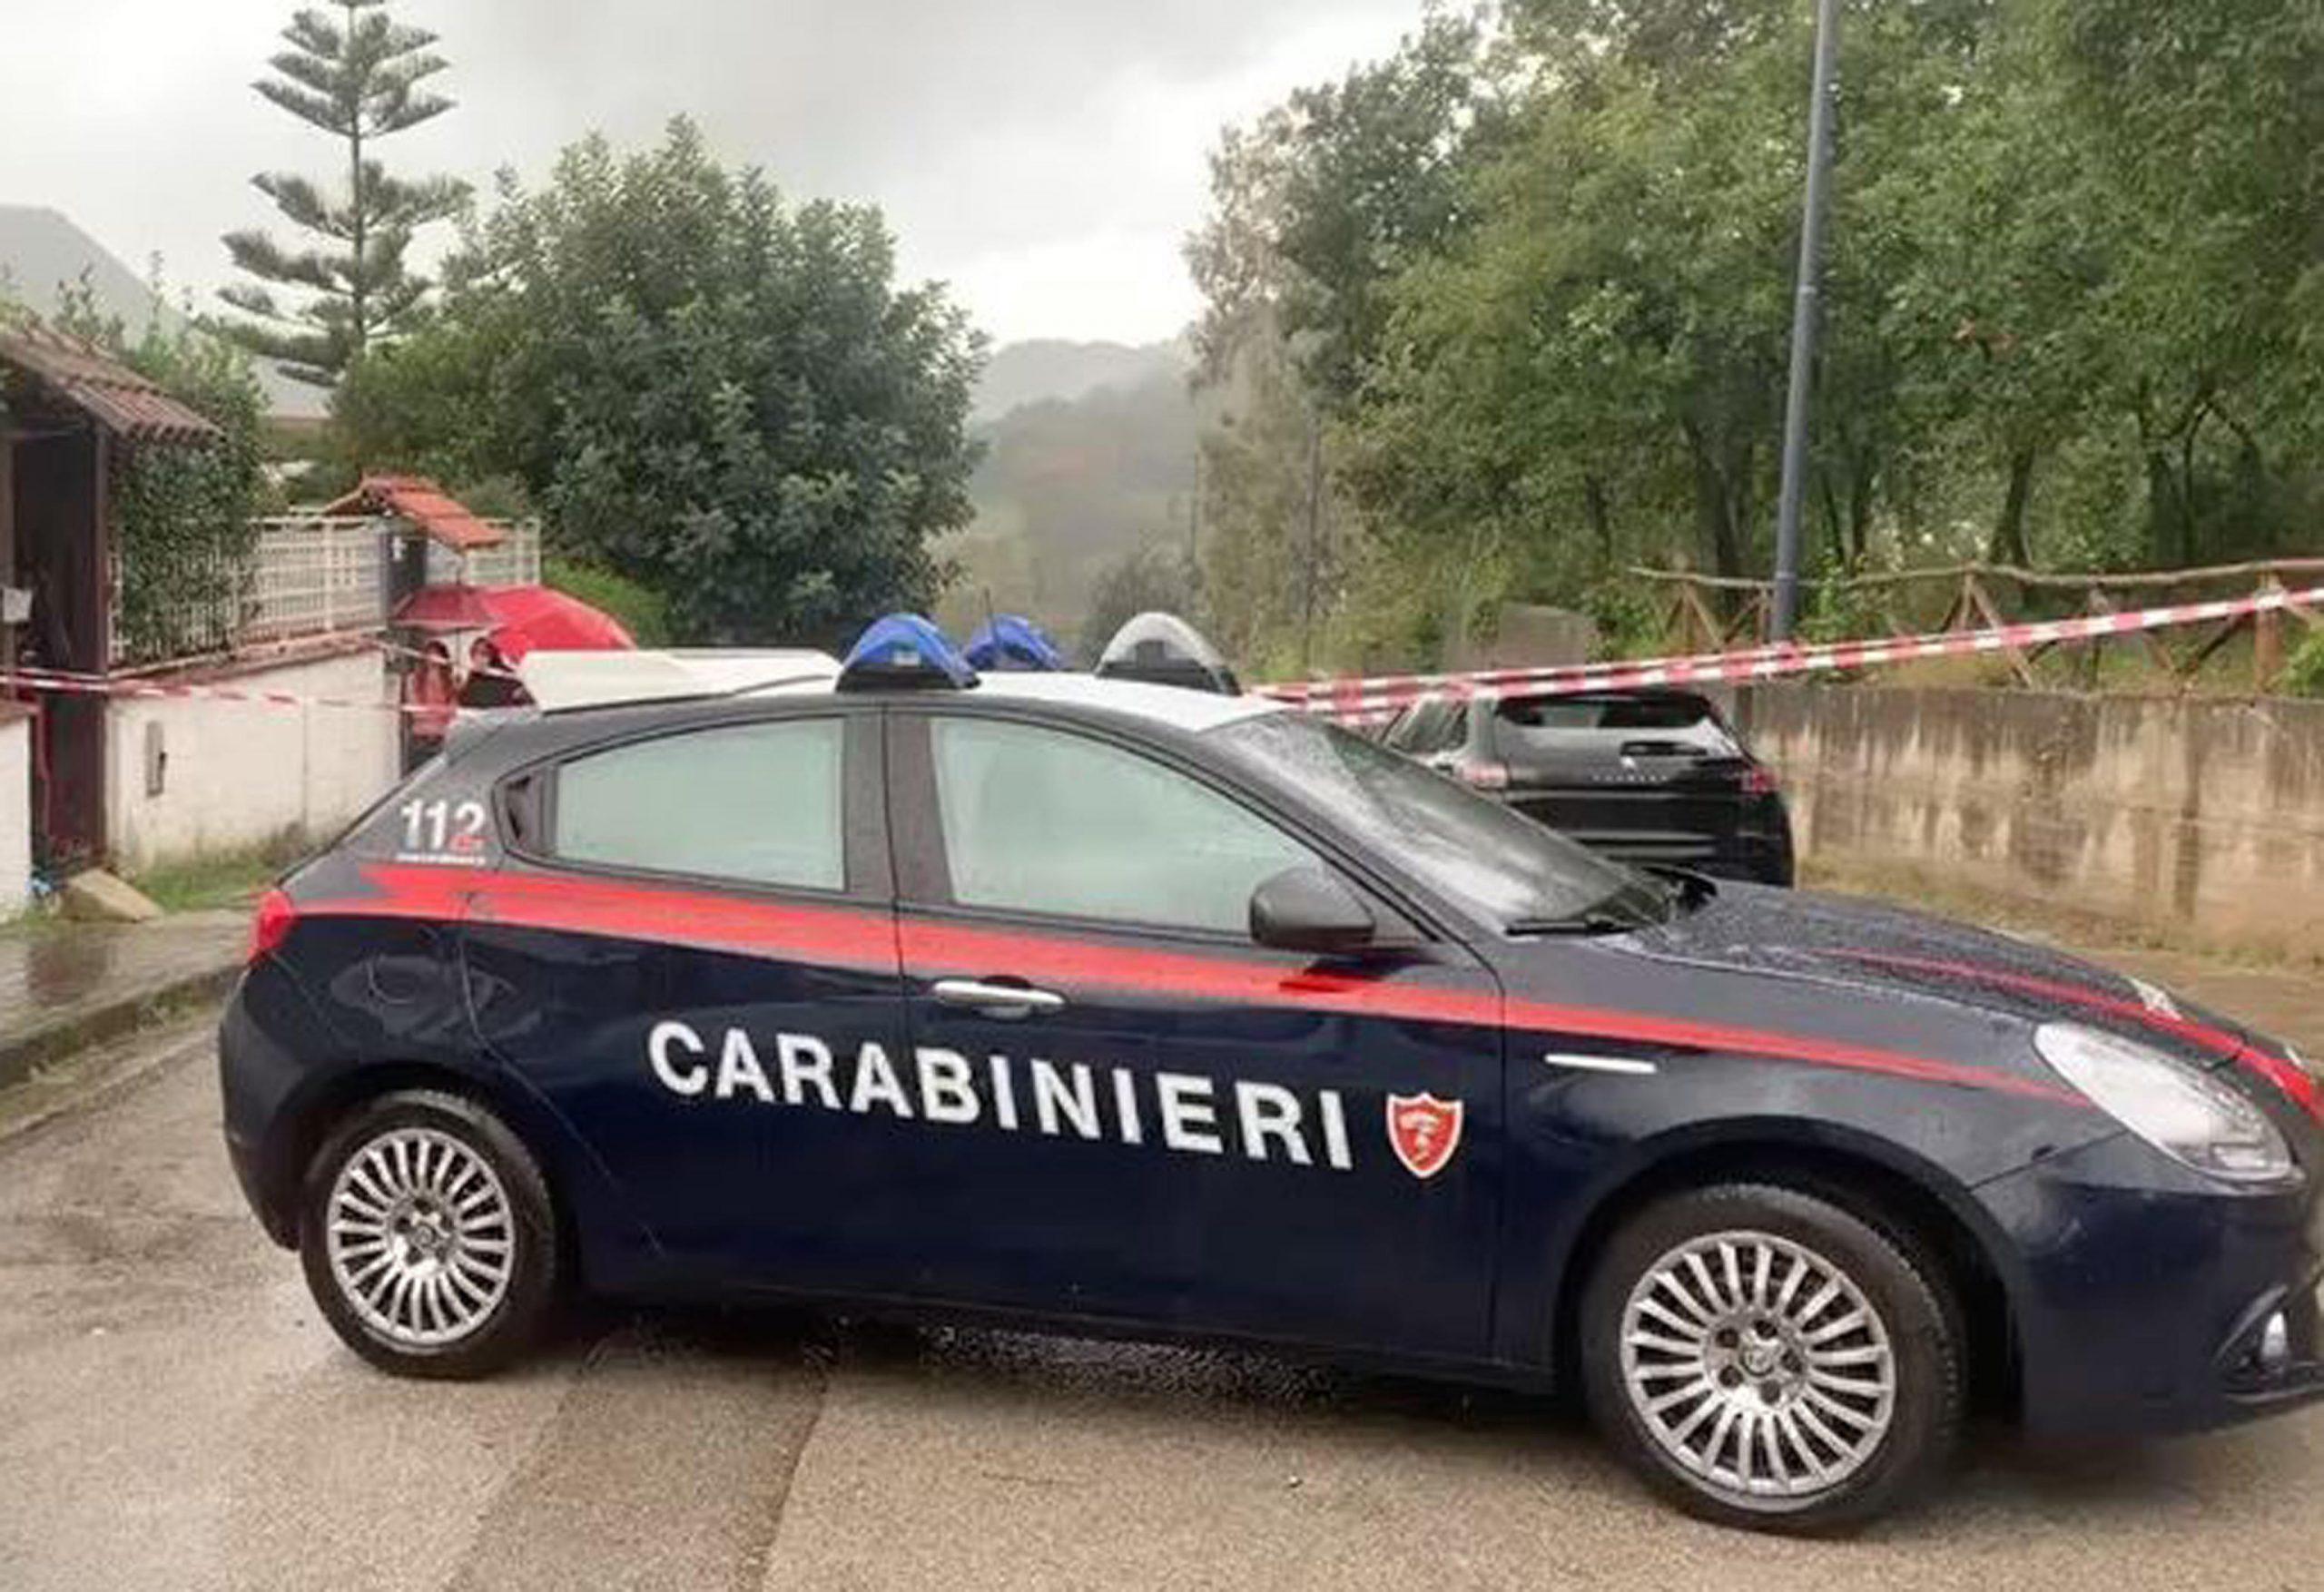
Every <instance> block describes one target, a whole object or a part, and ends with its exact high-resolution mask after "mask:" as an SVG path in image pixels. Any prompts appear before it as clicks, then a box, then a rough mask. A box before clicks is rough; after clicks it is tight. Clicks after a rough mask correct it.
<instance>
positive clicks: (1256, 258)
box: [1187, 11, 1499, 405]
mask: <svg viewBox="0 0 2324 1592" xmlns="http://www.w3.org/2000/svg"><path fill="white" fill-rule="evenodd" d="M1483 38H1484V34H1483V32H1482V27H1481V25H1479V24H1478V23H1477V22H1476V21H1474V20H1473V19H1471V18H1468V17H1463V16H1460V15H1454V14H1452V13H1448V12H1442V11H1432V12H1431V13H1430V14H1429V15H1428V17H1427V19H1426V20H1425V22H1424V23H1423V26H1422V28H1421V31H1420V32H1419V33H1418V34H1415V35H1414V36H1413V37H1412V38H1410V39H1407V40H1406V41H1405V42H1404V44H1403V46H1402V47H1401V48H1400V49H1398V50H1397V51H1396V52H1395V53H1394V54H1392V55H1390V56H1389V57H1388V58H1387V59H1385V60H1384V61H1380V62H1376V63H1374V64H1370V65H1366V66H1362V67H1358V68H1356V69H1354V70H1353V71H1351V72H1349V73H1348V74H1347V75H1346V77H1345V78H1344V79H1343V80H1342V81H1340V82H1338V83H1335V84H1323V85H1321V86H1318V87H1315V88H1308V89H1302V90H1299V91H1298V92H1296V93H1294V94H1293V95H1292V96H1291V98H1290V99H1289V100H1288V101H1287V102H1286V103H1285V104H1284V105H1282V106H1280V107H1278V108H1277V109H1275V110H1274V111H1271V112H1269V113H1266V114H1265V115H1264V116H1262V117H1261V118H1260V119H1259V120H1258V121H1257V122H1256V123H1255V124H1254V125H1252V126H1251V127H1249V128H1247V129H1237V128H1229V129H1228V130H1227V131H1226V133H1225V134H1224V135H1223V136H1222V138H1221V140H1220V142H1219V146H1218V149H1217V150H1216V152H1214V153H1213V155H1212V156H1211V181H1212V190H1213V192H1214V195H1215V196H1216V200H1217V208H1216V211H1214V213H1213V215H1212V216H1211V218H1210V219H1209V221H1206V223H1205V224H1204V225H1203V227H1202V228H1201V229H1200V230H1198V231H1196V233H1195V235H1194V236H1193V237H1192V238H1190V239H1189V240H1188V241H1187V264H1188V266H1189V269H1191V270H1192V271H1193V273H1194V277H1195V280H1196V285H1197V286H1199V287H1200V288H1201V289H1202V290H1203V292H1204V295H1205V297H1206V300H1208V308H1207V309H1206V312H1205V314H1204V316H1203V319H1202V320H1201V322H1200V324H1199V325H1198V326H1197V327H1196V352H1197V353H1198V354H1199V355H1200V357H1201V359H1202V360H1203V363H1204V366H1205V369H1206V371H1207V372H1208V373H1209V374H1210V375H1211V376H1213V377H1214V378H1217V377H1221V376H1223V375H1224V374H1225V371H1226V367H1227V365H1228V364H1229V363H1230V362H1231V359H1232V358H1233V353H1234V350H1235V349H1236V347H1237V346H1238V344H1240V343H1241V342H1243V341H1245V340H1246V339H1249V338H1251V337H1254V336H1261V337H1282V338H1285V339H1289V340H1290V341H1291V342H1292V343H1293V345H1294V346H1295V348H1296V349H1298V351H1299V358H1300V359H1301V362H1302V365H1303V367H1304V368H1305V371H1306V373H1307V375H1308V377H1309V378H1310V379H1311V380H1312V381H1313V382H1314V384H1315V387H1316V388H1317V389H1318V390H1319V392H1321V393H1322V394H1323V395H1324V398H1325V399H1326V401H1328V402H1330V403H1332V404H1334V405H1338V404H1344V403H1345V402H1346V401H1347V400H1349V399H1350V398H1353V397H1354V393H1355V389H1356V388H1357V386H1358V385H1359V384H1360V381H1361V379H1362V374H1363V369H1364V364H1365V362H1366V361H1367V360H1368V359H1370V357H1371V355H1372V353H1373V351H1374V347H1375V346H1376V344H1377V342H1378V339H1379V337H1380V334H1381V332H1382V330H1383V329H1384V324H1385V321H1386V317H1387V302H1386V300H1385V298H1384V294H1383V289H1384V285H1385V284H1386V283H1387V282H1388V281H1390V280H1393V277H1394V276H1395V275H1396V273H1397V272H1398V271H1399V270H1402V269H1403V268H1404V267H1405V266H1406V265H1408V264H1410V263H1413V262H1414V261H1417V260H1423V259H1425V258H1427V257H1429V256H1430V255H1431V254H1433V253H1434V252H1436V251H1439V250H1441V249H1443V247H1445V245H1446V244H1447V243H1448V242H1449V241H1451V240H1452V238H1453V237H1455V236H1457V235H1458V233H1459V232H1460V231H1461V230H1462V227H1463V226H1464V225H1465V223H1466V221H1467V220H1468V219H1469V218H1468V213H1467V211H1466V210H1465V208H1464V206H1463V204H1462V198H1463V190H1462V178H1461V173H1462V168H1463V163H1464V162H1466V161H1468V160H1470V159H1472V157H1473V155H1474V153H1475V152H1476V151H1477V150H1479V149H1481V148H1482V147H1484V146H1485V145H1486V144H1487V143H1488V142H1489V141H1490V138H1491V136H1492V133H1494V131H1495V130H1496V129H1497V127H1498V125H1499V123H1498V121H1497V119H1496V118H1495V117H1494V115H1493V113H1492V99H1491V94H1490V92H1489V89H1488V84H1487V79H1486V78H1485V76H1484V75H1483V72H1482V59H1481V54H1480V52H1481V50H1482V44H1483Z"/></svg>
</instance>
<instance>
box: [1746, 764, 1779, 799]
mask: <svg viewBox="0 0 2324 1592" xmlns="http://www.w3.org/2000/svg"><path fill="white" fill-rule="evenodd" d="M1781 788H1782V787H1781V785H1780V784H1779V782H1778V781H1777V779H1776V771H1775V770H1773V769H1771V768H1768V766H1767V765H1766V764H1764V763H1756V762H1755V763H1753V764H1752V765H1751V766H1750V767H1749V768H1748V769H1745V770H1744V771H1743V794H1745V795H1746V796H1772V795H1774V794H1775V793H1776V792H1777V791H1778V790H1780V789H1781Z"/></svg>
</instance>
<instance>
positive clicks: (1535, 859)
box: [1206, 713, 1671, 933]
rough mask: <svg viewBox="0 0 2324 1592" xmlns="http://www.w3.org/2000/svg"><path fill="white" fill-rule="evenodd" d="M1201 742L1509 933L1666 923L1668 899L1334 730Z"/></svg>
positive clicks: (1661, 890)
mask: <svg viewBox="0 0 2324 1592" xmlns="http://www.w3.org/2000/svg"><path fill="white" fill-rule="evenodd" d="M1206 740H1208V741H1209V742H1211V743H1212V744H1213V745H1215V746H1216V747H1217V748H1218V749H1219V750H1220V751H1221V752H1225V753H1226V756H1227V757H1228V758H1229V759H1230V760H1232V761H1234V762H1237V763H1240V764H1241V765H1243V766H1244V767H1246V768H1248V769H1252V770H1255V771H1257V772H1259V773H1260V774H1262V775H1264V776H1265V777H1267V778H1269V779H1272V780H1275V781H1279V782H1281V783H1283V784H1285V785H1288V786H1291V787H1293V788H1295V789H1296V790H1298V791H1301V792H1302V793H1303V794H1305V796H1306V797H1308V798H1309V799H1310V800H1311V801H1315V802H1316V803H1318V804H1319V805H1320V806H1322V807H1323V808H1324V810H1325V811H1328V812H1329V813H1330V814H1331V816H1332V817H1333V818H1334V820H1336V821H1338V822H1339V823H1340V824H1341V825H1343V826H1344V827H1345V828H1346V829H1347V830H1350V831H1352V832H1353V833H1354V834H1355V835H1356V836H1358V837H1359V838H1360V839H1362V840H1364V841H1365V842H1366V843H1367V844H1369V845H1372V846H1374V847H1377V848H1378V849H1379V850H1382V851H1384V852H1385V853H1387V854H1388V855H1389V856H1392V857H1393V858H1395V859H1396V860H1398V861H1400V862H1403V863H1404V864H1406V865H1407V866H1409V867H1411V868H1412V869H1413V870H1414V871H1416V872H1419V873H1421V874H1423V875H1424V876H1426V878H1427V879H1428V880H1430V882H1432V883H1433V884H1434V885H1436V886H1437V887H1438V888H1440V889H1443V891H1444V892H1445V893H1446V894H1448V895H1450V896H1452V897H1454V898H1455V899H1459V900H1460V901H1462V902H1463V903H1465V904H1466V905H1468V906H1469V907H1471V908H1472V909H1474V910H1475V911H1477V912H1478V913H1479V914H1480V915H1482V916H1483V917H1485V918H1488V919H1492V920H1493V921H1495V922H1497V923H1499V924H1501V925H1502V928H1503V929H1507V930H1509V931H1510V932H1512V933H1528V932H1553V931H1556V930H1558V929H1568V928H1571V929H1597V928H1620V927H1633V926H1637V925H1640V924H1643V923H1648V922H1659V921H1660V920H1661V919H1664V918H1666V917H1668V916H1669V911H1670V904H1669V903H1670V899H1671V892H1670V891H1669V889H1667V888H1666V887H1664V886H1663V885H1661V884H1660V883H1659V882H1658V881H1657V880H1652V879H1650V878H1648V877H1647V876H1645V875H1643V874H1640V873H1636V872H1633V871H1631V870H1630V869H1627V868H1624V867H1622V866H1620V864H1618V863H1614V862H1610V861H1608V860H1606V859H1604V858H1602V857H1600V856H1598V855H1597V854H1596V853H1595V852H1592V851H1590V850H1585V849H1584V848H1583V847H1581V846H1579V845H1577V844H1575V843H1574V842H1573V841H1571V840H1567V839H1566V838H1565V837H1564V836H1562V835H1559V834H1554V833H1552V832H1551V831H1550V830H1546V829H1543V828H1541V826H1540V825H1539V824H1537V823H1534V822H1533V821H1531V819H1527V818H1523V817H1521V816H1519V815H1518V814H1516V813H1514V812H1512V811H1510V810H1509V809H1507V808H1505V807H1502V806H1501V805H1500V804H1498V803H1497V802H1493V801H1488V800H1486V799H1485V798H1483V797H1482V796H1479V795H1477V794H1476V793H1475V792H1473V791H1470V790H1469V789H1468V788H1467V787H1465V786H1463V785H1462V784H1460V783H1458V782H1457V781H1452V780H1449V779H1447V778H1445V777H1444V776H1443V775H1442V774H1438V773H1434V772H1433V771H1430V770H1428V769H1425V768H1423V767H1422V766H1421V765H1420V764H1418V763H1416V762H1412V761H1411V760H1410V759H1408V758H1405V757H1403V756H1400V755H1398V754H1397V753H1395V752H1390V751H1388V750H1387V749H1385V748H1384V747H1380V746H1376V745H1374V744H1373V743H1372V742H1369V741H1365V740H1364V739H1363V738H1361V737H1360V736H1355V735H1351V734H1349V733H1348V732H1346V731H1344V730H1342V729H1340V728H1338V727H1337V726H1336V725H1333V724H1327V723H1324V722H1320V721H1317V720H1315V719H1308V718H1302V717H1300V716H1299V715H1297V714H1294V713H1270V714H1268V715H1266V716H1265V717H1263V718H1257V719H1246V720H1244V721H1242V722H1238V723H1235V724H1230V725H1226V726H1224V727H1222V728H1220V729H1217V730H1214V731H1212V732H1209V734H1208V735H1207V736H1206Z"/></svg>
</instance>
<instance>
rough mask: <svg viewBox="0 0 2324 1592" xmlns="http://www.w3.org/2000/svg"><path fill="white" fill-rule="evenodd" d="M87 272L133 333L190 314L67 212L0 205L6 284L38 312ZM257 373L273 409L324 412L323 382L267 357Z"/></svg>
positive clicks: (50, 309)
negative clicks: (289, 373)
mask: <svg viewBox="0 0 2324 1592" xmlns="http://www.w3.org/2000/svg"><path fill="white" fill-rule="evenodd" d="M84 274H85V276H86V277H87V280H88V283H89V290H90V292H91V293H92V294H94V296H95V299H96V305H97V310H98V312H99V313H100V314H103V315H108V316H112V317H113V318H115V319H118V320H119V321H120V322H121V323H122V325H123V327H125V328H127V329H128V330H129V334H130V336H132V337H135V336H136V335H137V333H138V331H139V330H140V329H143V327H144V326H145V324H146V323H147V321H148V320H150V319H153V318H154V317H156V316H158V317H159V318H160V319H161V320H162V324H164V325H165V326H174V325H177V324H178V323H179V322H181V321H182V320H183V319H185V318H184V316H183V315H182V314H181V313H180V312H179V311H178V310H177V309H175V308H174V307H173V306H172V305H170V304H168V303H165V302H164V301H162V300H160V299H157V298H155V297H154V296H153V289H152V288H151V287H150V286H148V285H147V283H146V281H145V279H144V278H143V277H141V276H139V275H138V274H137V273H136V272H135V271H133V270H130V269H129V267H127V266H126V265H123V263H122V262H121V261H120V260H118V259H116V258H114V256H113V254H112V253H111V252H110V251H107V250H106V248H105V247H104V245H103V244H102V243H100V242H98V241H96V240H95V239H94V238H92V237H90V236H89V234H88V233H86V232H84V231H82V230H81V229H80V228H79V227H76V226H74V224H73V222H72V221H70V220H69V219H67V218H66V217H64V215H62V214H60V213H58V212H57V211H53V210H47V209H44V208H42V207H40V206H36V205H24V204H0V291H5V293H6V295H7V296H8V297H10V298H12V299H15V300H17V301H18V302H20V303H22V304H24V305H25V307H26V308H27V309H29V310H32V311H33V312H34V314H37V315H53V314H54V313H55V312H56V306H57V298H58V294H59V292H60V291H61V290H63V289H64V288H65V287H67V286H69V285H70V284H72V283H74V282H75V281H78V280H81V279H82V278H83V276H84ZM258 378H259V385H260V386H261V388H264V389H265V391H266V401H267V408H269V409H270V410H271V411H272V412H273V413H274V414H276V415H279V416H282V417H285V418H299V419H317V418H321V416H322V415H323V413H324V411H325V408H326V407H327V403H326V395H325V394H324V393H323V392H322V390H321V389H320V388H313V387H308V386H306V385H305V384H303V383H300V382H296V381H292V380H291V379H290V378H288V377H286V376H283V375H281V373H280V372H278V371H276V370H275V369H274V368H273V367H272V366H271V365H268V364H265V363H263V362H261V363H260V365H259V366H258Z"/></svg>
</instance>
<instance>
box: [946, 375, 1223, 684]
mask: <svg viewBox="0 0 2324 1592" xmlns="http://www.w3.org/2000/svg"><path fill="white" fill-rule="evenodd" d="M1163 348H1164V350H1165V351H1166V352H1167V355H1168V357H1167V359H1155V360H1153V361H1152V362H1151V363H1150V364H1149V365H1148V367H1147V369H1146V371H1145V373H1144V374H1143V375H1142V376H1138V377H1137V378H1134V379H1132V380H1130V381H1128V382H1126V383H1108V384H1103V385H1100V386H1098V387H1096V388H1091V389H1089V390H1088V391H1085V392H1083V393H1081V394H1080V395H1079V396H1078V397H1074V398H1049V399H1045V400H1041V401H1039V402H1033V403H1026V404H1019V405H1018V406H1017V407H1016V408H1012V409H1010V410H1009V413H1008V414H1006V415H1004V416H1003V417H1001V418H1000V419H998V420H992V421H988V422H984V423H980V425H979V426H978V427H976V430H977V433H978V435H979V436H980V437H981V438H982V439H983V441H984V444H985V456H984V458H983V461H982V462H981V463H980V465H979V466H978V467H977V473H976V476H975V477H974V478H973V479H972V480H971V481H970V487H969V491H970V496H971V498H972V499H973V500H974V501H975V504H976V511H977V517H976V520H975V523H974V524H972V525H971V526H969V528H968V529H967V530H965V531H962V532H960V534H959V535H957V536H953V537H951V538H950V539H949V540H948V542H947V543H946V545H945V546H944V548H943V551H944V552H945V554H946V555H949V556H950V557H952V558H955V559H957V560H959V562H960V565H961V570H962V574H961V578H960V581H959V582H958V583H957V584H956V585H954V586H953V587H952V589H951V590H950V592H949V593H947V594H946V595H945V598H944V600H943V602H942V603H941V604H940V605H939V607H938V610H937V614H938V617H939V618H940V620H941V621H942V622H943V623H944V624H947V625H948V626H956V627H958V628H960V630H961V631H963V632H965V631H966V630H968V629H970V628H973V626H974V625H975V624H976V622H977V621H979V620H980V619H982V618H983V617H984V614H985V612H986V609H987V607H988V605H990V608H991V609H992V611H994V612H996V613H1004V614H1006V613H1017V614H1027V615H1029V616H1030V617H1032V618H1033V619H1036V620H1038V621H1039V622H1040V623H1041V624H1043V625H1045V626H1047V627H1048V628H1049V632H1050V634H1052V635H1055V636H1056V637H1058V638H1059V640H1060V641H1061V642H1065V643H1067V644H1070V643H1071V642H1072V640H1073V638H1074V637H1075V636H1077V635H1078V634H1079V631H1080V628H1081V624H1082V621H1083V620H1084V619H1085V618H1086V617H1087V616H1088V612H1089V608H1090V600H1091V597H1092V595H1094V593H1095V591H1096V589H1097V586H1098V582H1099V581H1100V580H1101V579H1102V578H1103V577H1104V576H1105V575H1106V573H1107V572H1108V570H1109V569H1111V568H1113V567H1114V566H1115V565H1118V564H1120V563H1121V562H1123V561H1124V560H1125V559H1127V558H1128V557H1130V556H1131V555H1134V554H1137V552H1139V551H1141V550H1142V549H1145V548H1147V547H1154V546H1160V547H1167V548H1168V549H1170V550H1172V551H1173V552H1176V551H1177V550H1178V549H1181V548H1184V547H1185V546H1186V545H1187V538H1188V536H1189V533H1190V530H1191V526H1190V524H1189V519H1190V516H1191V515H1192V513H1193V508H1194V487H1195V439H1196V434H1197V431H1198V429H1199V426H1200V419H1201V415H1202V412H1203V411H1202V408H1201V407H1200V405H1198V403H1197V401H1196V399H1195V398H1194V397H1193V396H1192V395H1190V394H1189V392H1188V390H1187V379H1186V372H1185V369H1184V368H1183V365H1182V363H1181V360H1182V356H1181V355H1180V354H1179V353H1178V352H1177V350H1176V349H1173V348H1172V347H1171V346H1170V345H1163ZM1124 351H1125V352H1128V351H1130V350H1124Z"/></svg>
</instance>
